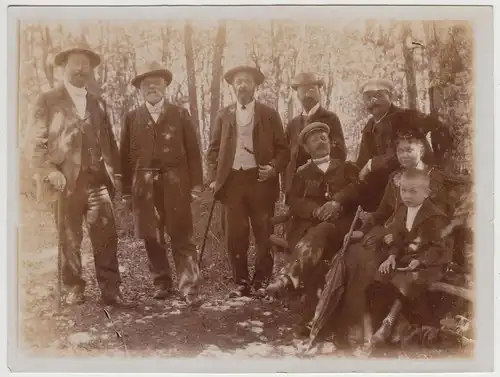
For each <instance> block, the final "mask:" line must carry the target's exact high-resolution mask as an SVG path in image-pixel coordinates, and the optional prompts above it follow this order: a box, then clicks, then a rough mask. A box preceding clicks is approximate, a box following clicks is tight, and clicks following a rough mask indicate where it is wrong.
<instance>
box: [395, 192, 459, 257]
mask: <svg viewBox="0 0 500 377" xmlns="http://www.w3.org/2000/svg"><path fill="white" fill-rule="evenodd" d="M406 213H407V207H406V206H405V205H404V204H401V205H399V206H398V208H397V210H396V213H395V215H394V220H393V222H392V224H391V225H390V226H389V228H388V233H391V234H393V235H394V236H395V237H394V239H395V241H394V243H393V245H391V248H390V250H389V254H394V255H396V262H401V263H402V264H405V265H407V264H408V263H409V262H410V261H411V260H412V259H418V260H419V261H420V263H421V264H422V265H423V266H424V267H425V266H428V267H430V266H438V265H443V264H446V263H449V262H450V261H451V257H452V253H451V250H450V249H449V248H447V247H446V245H445V240H444V239H442V237H441V231H442V230H443V228H444V227H445V226H446V223H447V220H446V215H445V214H444V213H443V212H442V211H441V210H440V209H439V208H437V207H436V206H435V205H434V204H433V203H432V202H431V201H430V200H429V199H426V200H425V201H424V202H423V203H422V207H421V208H420V210H419V211H418V213H417V216H416V217H415V220H414V222H413V227H412V229H411V231H408V230H407V229H406ZM417 239H418V242H417V243H416V245H417V247H416V250H411V249H410V247H409V246H410V244H412V243H414V242H415V240H417Z"/></svg>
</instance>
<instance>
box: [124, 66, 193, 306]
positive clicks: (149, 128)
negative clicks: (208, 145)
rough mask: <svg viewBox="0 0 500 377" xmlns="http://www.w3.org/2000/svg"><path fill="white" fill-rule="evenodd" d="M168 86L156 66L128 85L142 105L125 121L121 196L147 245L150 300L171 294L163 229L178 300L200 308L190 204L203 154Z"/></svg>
mask: <svg viewBox="0 0 500 377" xmlns="http://www.w3.org/2000/svg"><path fill="white" fill-rule="evenodd" d="M171 81H172V73H171V72H170V71H169V70H168V69H166V68H164V67H163V66H161V65H160V64H159V63H157V62H154V61H153V62H147V63H145V64H144V66H143V67H142V68H141V69H140V70H139V73H138V74H137V76H136V77H134V79H133V80H132V85H133V86H135V87H136V88H137V89H139V90H140V91H141V94H142V97H143V98H144V100H145V102H144V104H143V105H142V106H140V107H139V108H137V109H135V110H132V111H130V112H128V113H127V114H126V115H125V119H124V122H123V128H122V136H121V143H120V152H121V159H122V174H123V194H124V198H125V199H126V200H129V199H130V200H131V202H132V203H131V204H132V209H133V215H134V220H135V231H136V236H137V237H138V238H141V239H143V240H144V244H145V246H146V252H147V254H148V259H149V268H150V271H151V274H152V275H153V284H154V286H155V292H154V298H155V299H158V300H163V299H166V298H168V297H170V296H172V295H173V294H174V289H173V281H172V273H171V269H170V266H169V263H168V259H167V253H166V250H165V248H164V245H161V244H160V240H159V237H158V235H157V230H158V229H159V228H160V229H159V230H160V232H163V231H164V229H163V226H162V224H165V228H166V231H167V233H168V235H169V236H170V241H171V246H172V254H173V257H174V262H175V267H176V272H177V276H178V279H177V281H178V286H179V291H180V295H181V298H182V299H184V300H185V301H186V303H187V304H188V305H194V304H198V303H200V299H199V296H198V290H199V275H200V273H199V269H198V264H197V251H196V245H195V244H194V242H193V218H192V213H191V199H192V195H193V196H196V195H197V194H198V193H200V192H201V186H202V183H203V173H202V166H201V152H200V148H199V145H198V141H197V138H196V131H195V126H194V125H193V123H192V121H191V117H190V115H189V113H188V111H187V110H186V109H184V108H182V107H180V106H176V105H173V104H171V103H168V102H167V100H166V99H165V90H166V88H167V86H168V85H169V84H170V83H171Z"/></svg>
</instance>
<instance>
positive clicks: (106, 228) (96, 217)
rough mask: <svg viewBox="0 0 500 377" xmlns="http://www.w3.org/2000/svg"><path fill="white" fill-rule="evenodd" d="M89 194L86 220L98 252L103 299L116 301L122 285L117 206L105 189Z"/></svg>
mask: <svg viewBox="0 0 500 377" xmlns="http://www.w3.org/2000/svg"><path fill="white" fill-rule="evenodd" d="M88 192H89V195H88V207H87V213H86V220H87V226H88V228H89V236H90V240H91V242H92V248H93V251H94V262H95V269H96V278H97V283H98V285H99V288H100V290H101V294H102V295H103V296H110V297H112V296H114V295H116V294H117V293H118V290H119V287H120V284H121V279H120V272H119V270H118V258H117V252H118V239H117V238H118V237H117V233H116V226H115V218H114V214H113V205H112V202H111V198H110V196H109V192H108V190H107V188H106V187H105V186H104V185H102V186H99V187H92V188H90V189H89V191H88Z"/></svg>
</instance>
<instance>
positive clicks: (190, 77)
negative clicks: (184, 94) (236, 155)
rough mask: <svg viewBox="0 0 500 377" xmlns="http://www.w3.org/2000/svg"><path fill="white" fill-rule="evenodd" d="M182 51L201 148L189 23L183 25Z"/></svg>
mask: <svg viewBox="0 0 500 377" xmlns="http://www.w3.org/2000/svg"><path fill="white" fill-rule="evenodd" d="M184 51H185V55H186V68H187V82H188V96H189V110H190V111H191V118H192V119H193V123H194V125H195V130H196V137H197V138H198V145H200V147H201V148H203V145H202V143H201V137H200V127H199V123H200V119H199V116H198V97H197V95H196V76H195V68H194V53H193V27H192V26H191V24H190V23H189V22H186V23H185V24H184Z"/></svg>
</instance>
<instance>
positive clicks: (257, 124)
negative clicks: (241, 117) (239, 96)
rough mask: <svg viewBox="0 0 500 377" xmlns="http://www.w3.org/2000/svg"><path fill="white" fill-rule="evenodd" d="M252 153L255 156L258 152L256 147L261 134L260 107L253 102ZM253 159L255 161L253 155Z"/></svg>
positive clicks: (257, 103)
mask: <svg viewBox="0 0 500 377" xmlns="http://www.w3.org/2000/svg"><path fill="white" fill-rule="evenodd" d="M253 123H254V124H253V130H252V136H253V151H254V153H255V154H256V153H257V150H258V146H259V145H260V143H259V141H260V137H261V133H262V130H261V128H262V123H263V122H262V106H261V104H260V103H259V102H257V101H255V112H254V116H253ZM255 159H256V160H257V156H256V155H255Z"/></svg>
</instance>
